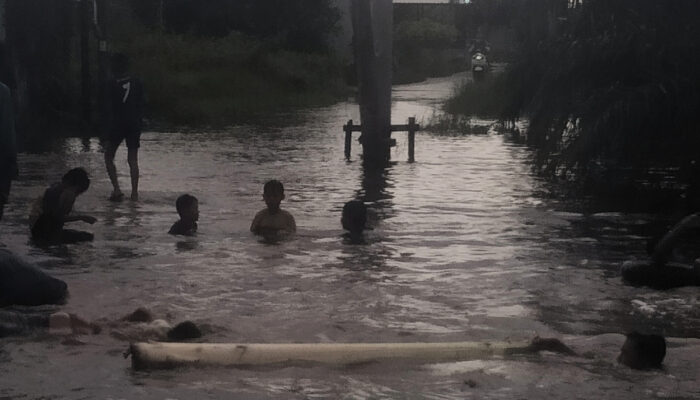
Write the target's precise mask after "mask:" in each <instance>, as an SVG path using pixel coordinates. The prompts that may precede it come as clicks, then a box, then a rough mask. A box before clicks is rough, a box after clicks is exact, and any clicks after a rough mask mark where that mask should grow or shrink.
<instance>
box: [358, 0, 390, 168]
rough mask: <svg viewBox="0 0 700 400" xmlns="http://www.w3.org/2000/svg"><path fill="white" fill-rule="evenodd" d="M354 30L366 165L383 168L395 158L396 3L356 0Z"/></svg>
mask: <svg viewBox="0 0 700 400" xmlns="http://www.w3.org/2000/svg"><path fill="white" fill-rule="evenodd" d="M352 27H353V48H354V52H355V64H356V65H357V80H358V89H359V90H358V91H359V96H358V99H359V103H360V117H361V126H362V141H361V142H362V149H363V163H364V164H365V165H371V166H376V167H379V168H382V167H384V166H385V165H387V163H388V161H389V156H390V154H391V152H390V138H391V67H392V56H391V50H392V49H391V48H392V37H391V36H392V30H393V4H392V1H391V0H353V2H352Z"/></svg>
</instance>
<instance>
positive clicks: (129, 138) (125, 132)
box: [107, 129, 141, 149]
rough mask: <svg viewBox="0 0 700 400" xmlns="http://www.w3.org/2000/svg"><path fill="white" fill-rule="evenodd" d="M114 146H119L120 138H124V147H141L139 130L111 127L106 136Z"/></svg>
mask: <svg viewBox="0 0 700 400" xmlns="http://www.w3.org/2000/svg"><path fill="white" fill-rule="evenodd" d="M107 139H108V140H109V142H110V143H111V144H113V145H114V146H119V144H121V142H122V140H126V147H127V148H129V149H138V148H139V147H141V131H140V130H133V129H113V130H112V131H111V132H110V134H109V137H108V138H107Z"/></svg>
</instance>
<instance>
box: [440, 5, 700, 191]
mask: <svg viewBox="0 0 700 400" xmlns="http://www.w3.org/2000/svg"><path fill="white" fill-rule="evenodd" d="M474 3H475V4H476V5H478V4H479V3H480V2H479V1H475V2H474ZM483 3H486V2H485V1H484V2H483ZM489 3H491V4H489V5H488V6H489V7H491V11H492V12H494V13H495V14H496V15H500V16H501V18H503V22H504V23H511V22H512V23H513V24H515V25H514V26H515V27H516V29H517V30H518V35H517V36H518V37H519V38H520V40H521V41H520V43H519V49H520V51H519V54H517V56H516V57H514V58H513V59H512V60H511V63H510V65H509V67H508V68H507V70H506V71H505V72H504V73H503V74H502V75H500V76H497V77H495V78H493V79H491V80H489V81H486V82H483V83H473V84H469V85H467V86H465V87H464V88H462V90H460V91H459V93H457V94H456V95H455V96H454V98H453V99H452V100H451V101H450V102H449V103H448V105H447V110H449V111H450V112H452V113H457V114H481V113H485V114H487V115H496V116H498V117H499V119H501V120H502V121H513V120H516V119H527V120H528V121H529V127H528V129H527V131H526V132H525V133H526V137H527V143H528V144H529V145H530V146H532V147H533V148H534V149H535V150H536V154H537V157H536V163H537V168H538V171H539V172H540V173H541V174H543V175H545V176H550V177H552V178H555V177H556V178H560V179H565V180H567V181H572V182H578V183H582V184H587V183H591V182H595V184H596V185H597V184H600V183H603V184H604V185H606V186H607V190H608V191H609V192H610V193H614V192H615V191H617V192H618V193H619V192H621V191H624V190H625V188H624V187H623V186H624V185H632V184H635V182H636V183H640V184H644V185H648V186H657V187H658V186H662V185H665V184H667V183H668V182H667V178H668V176H666V178H664V175H663V174H658V171H660V170H665V171H675V172H673V179H675V180H677V184H678V187H685V188H686V189H684V190H685V191H686V192H687V191H693V190H694V191H698V189H700V174H698V173H697V172H698V171H700V169H699V168H698V163H699V162H700V159H698V155H697V151H696V150H697V148H698V145H700V132H698V123H697V110H699V109H700V95H699V94H700V48H699V47H700V41H698V40H697V38H698V37H700V27H699V26H698V24H697V23H696V21H695V19H696V18H695V15H698V12H700V3H698V2H696V1H691V0H681V1H676V2H659V1H654V0H640V1H636V2H633V3H631V2H626V1H610V0H586V1H585V2H583V3H582V4H580V3H573V2H571V1H567V0H547V1H542V2H540V3H538V4H537V5H533V4H532V3H531V2H527V1H524V0H523V1H520V0H513V1H498V0H496V1H491V2H489ZM499 6H500V8H499ZM542 15H554V17H555V18H553V19H551V20H550V21H546V20H545V21H542V20H541V18H542ZM516 16H517V17H516ZM508 21H511V22H508ZM654 177H655V178H654ZM597 187H598V186H597ZM693 188H695V189H693Z"/></svg>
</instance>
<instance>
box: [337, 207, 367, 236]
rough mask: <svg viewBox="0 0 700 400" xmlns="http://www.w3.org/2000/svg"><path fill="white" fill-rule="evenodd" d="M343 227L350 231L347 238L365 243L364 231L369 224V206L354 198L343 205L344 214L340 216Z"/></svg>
mask: <svg viewBox="0 0 700 400" xmlns="http://www.w3.org/2000/svg"><path fill="white" fill-rule="evenodd" d="M340 223H341V224H342V225H343V229H345V230H346V231H348V233H347V234H346V237H347V239H349V240H350V243H353V244H364V243H365V238H364V235H363V232H364V230H365V225H366V224H367V206H365V203H363V202H361V201H359V200H352V201H348V202H347V203H345V205H344V206H343V215H342V217H341V218H340Z"/></svg>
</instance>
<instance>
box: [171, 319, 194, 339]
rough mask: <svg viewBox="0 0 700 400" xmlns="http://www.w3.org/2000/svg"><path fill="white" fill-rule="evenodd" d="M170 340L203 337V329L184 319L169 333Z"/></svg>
mask: <svg viewBox="0 0 700 400" xmlns="http://www.w3.org/2000/svg"><path fill="white" fill-rule="evenodd" d="M167 336H168V340H170V341H173V342H179V341H182V340H187V339H198V338H200V337H202V331H201V330H199V327H198V326H197V325H195V323H194V322H192V321H184V322H180V323H179V324H177V325H175V326H174V327H172V329H170V330H169V331H168V333H167Z"/></svg>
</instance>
